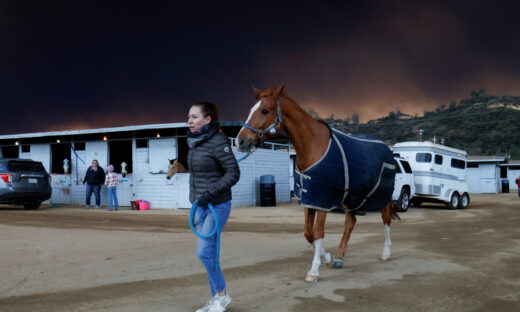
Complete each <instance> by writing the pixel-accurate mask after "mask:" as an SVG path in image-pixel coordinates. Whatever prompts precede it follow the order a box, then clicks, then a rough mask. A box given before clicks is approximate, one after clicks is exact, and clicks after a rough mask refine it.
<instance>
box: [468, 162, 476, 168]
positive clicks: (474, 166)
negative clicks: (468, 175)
mask: <svg viewBox="0 0 520 312" xmlns="http://www.w3.org/2000/svg"><path fill="white" fill-rule="evenodd" d="M468 168H478V163H473V162H471V163H470V162H469V163H468Z"/></svg>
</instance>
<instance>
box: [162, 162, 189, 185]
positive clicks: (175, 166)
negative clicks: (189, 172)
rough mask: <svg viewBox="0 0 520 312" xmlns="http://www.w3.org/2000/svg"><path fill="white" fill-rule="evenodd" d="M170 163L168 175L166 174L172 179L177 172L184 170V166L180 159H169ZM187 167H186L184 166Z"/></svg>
mask: <svg viewBox="0 0 520 312" xmlns="http://www.w3.org/2000/svg"><path fill="white" fill-rule="evenodd" d="M168 160H169V161H170V164H169V165H168V175H166V179H168V180H170V179H171V178H172V177H173V176H174V175H175V174H177V173H179V172H186V171H183V168H184V166H183V165H182V164H181V163H180V162H179V160H178V159H168ZM184 169H185V168H184Z"/></svg>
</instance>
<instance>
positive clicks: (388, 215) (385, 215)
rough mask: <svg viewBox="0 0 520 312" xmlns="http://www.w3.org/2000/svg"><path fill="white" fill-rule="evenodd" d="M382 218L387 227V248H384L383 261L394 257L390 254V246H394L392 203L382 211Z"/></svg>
mask: <svg viewBox="0 0 520 312" xmlns="http://www.w3.org/2000/svg"><path fill="white" fill-rule="evenodd" d="M381 218H382V219H383V224H384V225H385V247H384V248H383V254H382V255H381V259H383V260H385V261H386V260H390V259H391V257H392V255H391V252H390V246H392V240H391V239H390V223H392V201H390V203H389V204H388V205H386V207H385V208H383V209H381Z"/></svg>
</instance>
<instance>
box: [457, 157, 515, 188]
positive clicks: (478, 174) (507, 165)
mask: <svg viewBox="0 0 520 312" xmlns="http://www.w3.org/2000/svg"><path fill="white" fill-rule="evenodd" d="M518 177H520V161H518V160H508V159H506V158H505V157H504V156H468V164H467V170H466V178H467V181H468V190H469V192H470V193H483V194H497V193H499V192H502V191H503V189H502V188H503V185H504V183H508V184H509V191H510V192H513V191H516V190H517V189H518V186H517V185H516V184H515V179H516V178H518ZM505 180H507V182H505Z"/></svg>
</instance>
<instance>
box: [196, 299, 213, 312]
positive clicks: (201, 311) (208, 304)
mask: <svg viewBox="0 0 520 312" xmlns="http://www.w3.org/2000/svg"><path fill="white" fill-rule="evenodd" d="M213 300H215V297H213V298H211V299H209V300H208V302H206V305H205V306H204V307H202V308H200V309H198V310H197V311H196V312H208V309H209V306H210V305H211V303H212V302H213Z"/></svg>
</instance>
